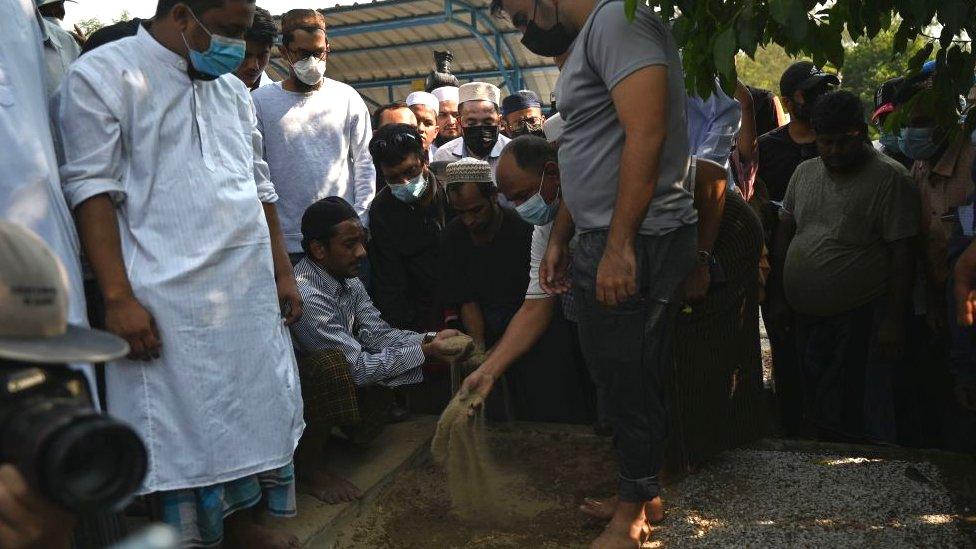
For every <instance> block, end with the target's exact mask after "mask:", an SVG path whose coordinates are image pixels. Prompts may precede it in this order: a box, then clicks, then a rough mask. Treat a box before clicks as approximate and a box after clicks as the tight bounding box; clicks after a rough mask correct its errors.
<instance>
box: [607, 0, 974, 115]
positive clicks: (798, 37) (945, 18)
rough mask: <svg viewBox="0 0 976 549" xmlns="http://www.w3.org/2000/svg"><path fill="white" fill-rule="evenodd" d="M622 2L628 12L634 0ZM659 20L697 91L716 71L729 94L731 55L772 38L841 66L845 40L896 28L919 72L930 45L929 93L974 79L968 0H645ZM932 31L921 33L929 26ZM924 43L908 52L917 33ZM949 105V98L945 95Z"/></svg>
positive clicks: (900, 53)
mask: <svg viewBox="0 0 976 549" xmlns="http://www.w3.org/2000/svg"><path fill="white" fill-rule="evenodd" d="M638 1H644V0H626V5H627V13H628V15H629V16H631V17H633V14H634V11H635V10H636V9H637V2H638ZM646 1H647V2H648V4H649V5H650V6H651V7H652V8H654V9H658V10H660V13H661V16H662V17H663V18H665V20H674V26H673V30H674V35H675V38H676V40H677V42H678V45H679V47H680V48H681V49H682V58H683V61H684V68H685V85H686V87H687V88H688V89H689V90H690V91H691V90H693V91H696V92H697V93H698V94H700V95H702V96H706V97H707V96H708V95H709V94H710V93H711V89H712V86H713V85H714V82H715V78H716V76H717V77H718V78H719V80H720V82H721V83H722V87H723V88H724V89H725V90H726V91H727V92H731V90H732V88H733V86H734V85H735V81H736V78H737V72H736V66H735V63H734V59H735V56H736V54H737V53H738V52H739V51H742V52H743V53H745V54H746V55H747V56H749V57H750V58H754V57H755V55H756V52H757V51H758V50H759V48H762V47H766V46H769V45H771V44H777V45H779V46H781V47H782V48H783V49H784V51H785V52H786V53H787V54H788V55H790V56H796V57H807V58H810V59H812V60H813V61H814V62H815V63H817V64H818V65H826V64H828V63H829V64H831V65H833V66H834V67H836V68H838V69H843V68H844V66H845V62H846V61H847V59H846V57H847V52H846V50H845V48H844V41H845V39H846V38H848V37H849V38H850V40H852V41H853V42H854V43H860V42H861V41H862V40H865V39H867V40H870V39H873V38H875V37H877V36H878V35H879V34H880V33H881V32H882V31H886V30H889V29H892V28H893V27H897V31H896V32H895V33H894V35H893V38H892V43H891V47H890V52H889V53H890V56H891V58H906V59H907V64H908V68H909V70H918V69H919V68H920V67H921V65H922V63H923V62H924V61H925V60H926V59H927V58H928V57H929V56H930V55H932V53H933V52H934V51H935V50H936V45H938V52H937V54H936V61H937V66H936V70H937V71H938V72H939V74H940V75H941V76H940V78H939V79H937V82H936V85H935V87H934V89H933V90H932V93H931V96H930V97H929V99H930V100H931V99H933V98H934V97H933V96H937V97H939V98H943V99H949V98H952V97H955V96H958V95H961V94H965V92H966V91H967V90H968V89H969V88H970V87H971V86H972V84H973V69H974V65H976V55H974V53H973V51H972V48H971V47H970V44H969V43H968V41H959V40H958V37H960V36H964V35H966V36H971V37H976V2H974V1H973V0H836V1H834V2H833V3H829V2H824V3H821V2H818V0H646ZM932 28H937V29H939V30H938V32H939V34H938V36H937V37H931V38H930V37H927V36H925V35H926V33H928V32H929V29H932ZM919 38H921V39H924V40H925V42H926V45H925V46H924V47H923V48H921V49H920V50H919V51H918V52H917V53H916V54H915V55H912V56H910V57H909V53H908V52H909V45H910V44H911V43H913V42H914V41H915V40H917V39H919ZM946 103H948V101H946Z"/></svg>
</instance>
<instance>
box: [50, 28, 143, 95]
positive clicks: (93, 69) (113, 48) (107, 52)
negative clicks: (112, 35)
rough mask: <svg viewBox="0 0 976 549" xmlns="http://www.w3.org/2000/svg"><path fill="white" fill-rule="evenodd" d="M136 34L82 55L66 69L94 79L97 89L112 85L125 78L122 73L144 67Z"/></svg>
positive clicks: (68, 72)
mask: <svg viewBox="0 0 976 549" xmlns="http://www.w3.org/2000/svg"><path fill="white" fill-rule="evenodd" d="M141 51H142V50H141V48H139V45H138V40H137V39H136V37H135V36H126V37H125V38H120V39H118V40H116V41H114V42H110V43H108V44H105V45H104V46H101V47H99V48H96V49H94V50H91V51H89V52H88V53H86V54H84V55H82V56H80V57H79V58H78V59H76V60H75V62H74V63H71V65H70V66H69V67H68V70H67V71H65V78H68V77H69V76H70V75H72V74H76V75H83V77H84V78H85V79H90V80H93V83H95V84H97V85H96V86H94V88H95V89H96V90H98V89H105V88H108V87H111V86H112V85H113V84H116V83H119V82H121V81H122V80H123V78H122V75H124V74H126V73H130V72H132V71H140V70H141V69H142V63H141V59H142V55H141Z"/></svg>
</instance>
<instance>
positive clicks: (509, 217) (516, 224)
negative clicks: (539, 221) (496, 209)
mask: <svg viewBox="0 0 976 549" xmlns="http://www.w3.org/2000/svg"><path fill="white" fill-rule="evenodd" d="M502 213H503V215H504V216H505V224H506V225H508V226H509V227H510V230H511V231H512V232H513V233H515V234H517V235H518V236H520V237H525V238H527V239H528V238H532V232H533V230H534V227H535V225H532V224H531V223H527V222H526V221H525V220H524V219H522V218H521V217H519V214H518V213H517V212H516V211H515V210H513V209H511V208H505V207H502Z"/></svg>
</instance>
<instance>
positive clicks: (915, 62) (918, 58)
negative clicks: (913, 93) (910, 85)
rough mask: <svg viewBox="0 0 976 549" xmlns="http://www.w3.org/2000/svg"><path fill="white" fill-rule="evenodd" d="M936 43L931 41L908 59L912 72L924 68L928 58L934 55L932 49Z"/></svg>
mask: <svg viewBox="0 0 976 549" xmlns="http://www.w3.org/2000/svg"><path fill="white" fill-rule="evenodd" d="M933 48H935V45H934V44H932V43H931V42H929V43H928V44H926V45H925V47H924V48H922V49H920V50H918V51H917V52H915V55H913V56H912V58H911V59H909V60H908V70H909V71H910V72H918V71H919V70H921V69H922V64H923V63H925V61H927V60H928V58H929V56H930V55H932V49H933Z"/></svg>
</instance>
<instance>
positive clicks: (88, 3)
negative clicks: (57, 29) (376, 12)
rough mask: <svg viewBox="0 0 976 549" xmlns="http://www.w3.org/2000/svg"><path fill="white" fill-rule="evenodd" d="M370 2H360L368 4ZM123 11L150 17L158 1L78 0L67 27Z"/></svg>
mask: <svg viewBox="0 0 976 549" xmlns="http://www.w3.org/2000/svg"><path fill="white" fill-rule="evenodd" d="M367 2H369V0H360V3H361V4H362V3H367ZM257 3H258V5H259V6H261V7H262V8H264V9H266V10H268V11H270V12H271V13H273V14H275V15H278V14H280V13H284V12H286V11H288V10H290V9H292V8H327V7H328V8H331V7H332V6H335V5H336V4H352V3H353V0H326V1H322V0H257ZM123 11H128V12H129V15H130V16H131V17H150V16H152V14H153V13H155V12H156V0H126V1H124V2H121V1H119V0H77V3H75V4H72V3H71V2H68V3H66V4H65V18H64V22H65V23H66V26H71V25H73V24H75V23H77V22H78V21H82V20H85V19H91V18H93V17H94V18H96V19H98V20H99V21H101V22H103V23H106V24H108V23H111V22H112V21H113V20H115V19H118V18H119V15H120V14H121V13H122V12H123Z"/></svg>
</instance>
